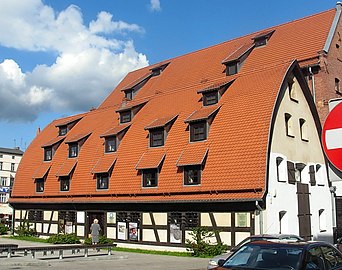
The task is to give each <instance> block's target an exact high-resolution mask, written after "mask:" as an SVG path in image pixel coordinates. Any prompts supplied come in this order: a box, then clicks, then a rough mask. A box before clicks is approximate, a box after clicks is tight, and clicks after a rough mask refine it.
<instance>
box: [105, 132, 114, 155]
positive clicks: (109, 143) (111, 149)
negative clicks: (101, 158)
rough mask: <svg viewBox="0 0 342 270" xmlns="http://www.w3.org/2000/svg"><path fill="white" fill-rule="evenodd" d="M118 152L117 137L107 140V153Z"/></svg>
mask: <svg viewBox="0 0 342 270" xmlns="http://www.w3.org/2000/svg"><path fill="white" fill-rule="evenodd" d="M115 151H116V137H115V136H111V137H107V138H106V139H105V152H106V153H111V152H115Z"/></svg>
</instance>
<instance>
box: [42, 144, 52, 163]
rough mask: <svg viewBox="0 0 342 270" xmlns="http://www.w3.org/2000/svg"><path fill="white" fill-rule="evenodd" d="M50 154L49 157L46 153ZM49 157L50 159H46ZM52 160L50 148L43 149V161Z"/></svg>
mask: <svg viewBox="0 0 342 270" xmlns="http://www.w3.org/2000/svg"><path fill="white" fill-rule="evenodd" d="M49 152H50V156H48V153H49ZM48 157H50V158H48ZM51 160H52V147H51V146H50V147H44V161H51Z"/></svg>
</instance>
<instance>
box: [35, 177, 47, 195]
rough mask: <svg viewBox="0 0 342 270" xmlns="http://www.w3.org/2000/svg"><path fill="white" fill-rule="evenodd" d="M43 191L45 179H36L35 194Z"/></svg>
mask: <svg viewBox="0 0 342 270" xmlns="http://www.w3.org/2000/svg"><path fill="white" fill-rule="evenodd" d="M44 189H45V179H44V178H38V179H36V192H38V193H42V192H44Z"/></svg>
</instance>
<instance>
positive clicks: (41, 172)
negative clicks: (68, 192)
mask: <svg viewBox="0 0 342 270" xmlns="http://www.w3.org/2000/svg"><path fill="white" fill-rule="evenodd" d="M50 167H51V163H50V162H43V163H42V164H40V166H39V167H38V168H37V170H36V171H35V172H34V174H33V176H32V178H33V179H41V178H44V177H45V175H46V174H47V173H48V171H49V170H50Z"/></svg>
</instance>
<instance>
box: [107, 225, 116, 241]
mask: <svg viewBox="0 0 342 270" xmlns="http://www.w3.org/2000/svg"><path fill="white" fill-rule="evenodd" d="M107 238H111V239H116V228H115V227H107Z"/></svg>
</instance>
